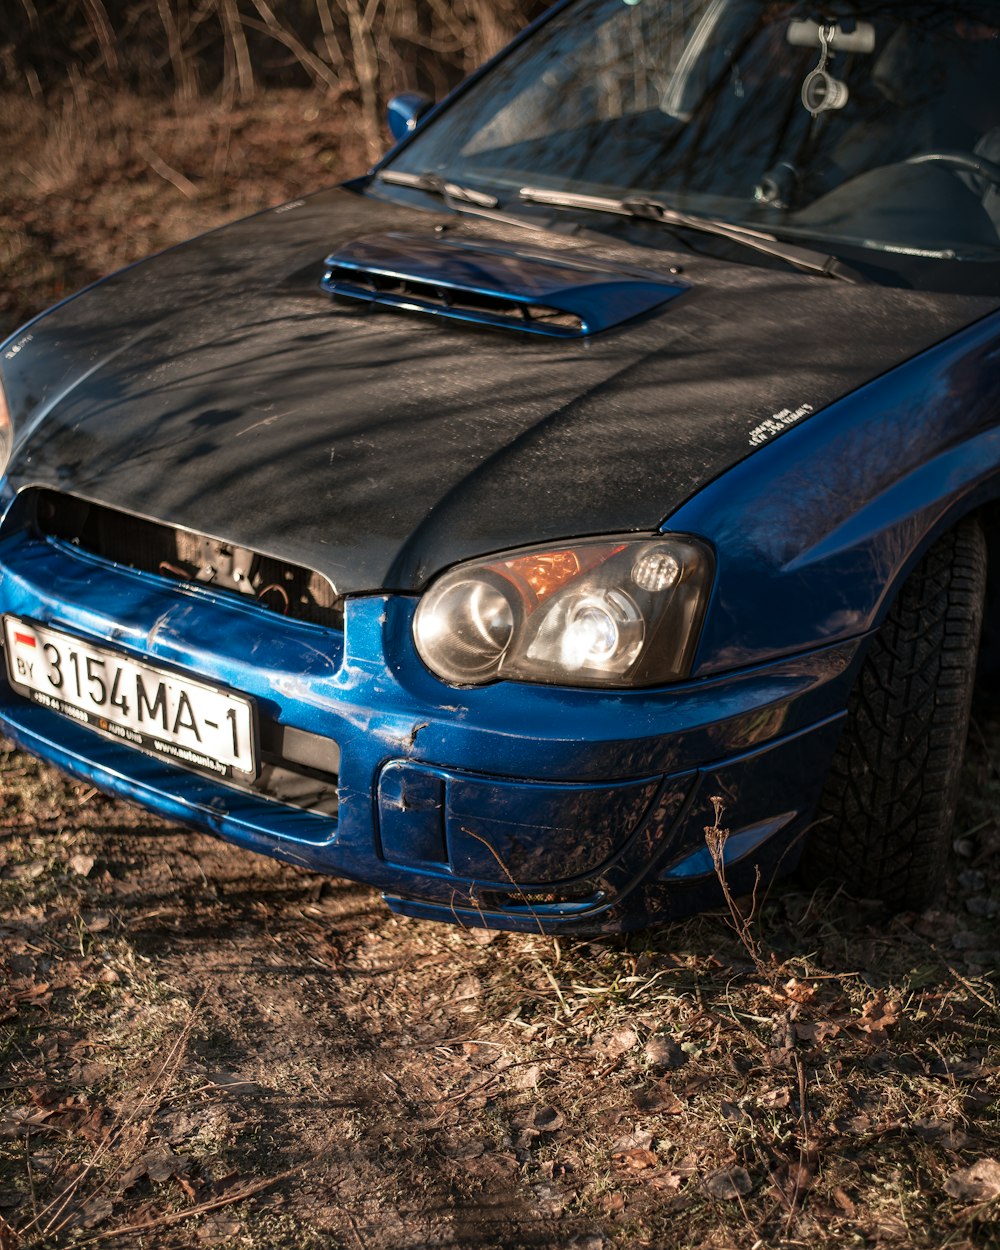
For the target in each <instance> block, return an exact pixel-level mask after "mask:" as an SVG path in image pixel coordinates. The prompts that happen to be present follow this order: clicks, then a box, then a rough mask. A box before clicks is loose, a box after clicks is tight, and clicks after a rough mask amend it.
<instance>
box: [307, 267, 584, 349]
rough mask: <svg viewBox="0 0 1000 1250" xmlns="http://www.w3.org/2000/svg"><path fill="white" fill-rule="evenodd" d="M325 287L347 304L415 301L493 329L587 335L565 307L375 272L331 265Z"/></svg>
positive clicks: (428, 308) (426, 307) (581, 323)
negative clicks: (356, 301) (497, 326)
mask: <svg viewBox="0 0 1000 1250" xmlns="http://www.w3.org/2000/svg"><path fill="white" fill-rule="evenodd" d="M323 287H324V289H325V290H326V291H328V292H329V293H330V294H331V295H334V296H340V297H341V298H343V299H349V300H362V301H365V302H368V303H380V302H382V303H386V304H389V305H390V306H392V305H395V306H399V305H400V304H405V303H406V302H407V301H412V302H414V303H416V304H418V305H419V306H420V307H422V308H425V309H427V310H428V311H433V312H440V313H443V314H445V315H449V314H450V315H451V316H455V317H466V318H469V319H474V320H482V321H483V322H484V323H486V324H491V325H505V326H509V327H510V328H512V329H515V330H533V331H535V332H536V333H538V332H541V333H547V334H554V335H561V336H564V337H572V338H578V337H580V336H581V335H583V334H585V333H586V325H585V324H584V321H583V318H582V317H580V316H578V315H577V314H576V313H571V312H566V311H565V310H563V309H561V308H552V307H549V306H548V305H545V304H527V303H524V302H523V301H521V300H516V299H509V298H506V297H504V296H502V295H488V294H485V293H482V292H479V291H472V290H455V289H454V288H453V287H447V286H440V285H439V284H437V283H435V282H425V281H423V280H421V279H419V278H401V277H397V276H394V275H392V274H383V273H378V272H375V271H373V270H371V269H355V268H354V267H353V266H351V265H338V264H331V265H330V266H329V268H328V269H327V271H326V276H325V277H324V279H323Z"/></svg>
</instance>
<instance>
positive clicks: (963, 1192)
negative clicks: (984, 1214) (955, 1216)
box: [944, 1159, 1000, 1203]
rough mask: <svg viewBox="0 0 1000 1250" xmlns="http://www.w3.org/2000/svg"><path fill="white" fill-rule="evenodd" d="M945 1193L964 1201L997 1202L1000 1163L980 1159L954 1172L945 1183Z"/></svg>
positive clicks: (999, 1183)
mask: <svg viewBox="0 0 1000 1250" xmlns="http://www.w3.org/2000/svg"><path fill="white" fill-rule="evenodd" d="M944 1189H945V1193H946V1194H949V1195H950V1196H951V1197H952V1198H959V1199H961V1200H962V1201H963V1202H976V1203H980V1202H995V1201H996V1200H997V1198H1000V1163H998V1162H997V1161H996V1159H980V1160H979V1162H978V1163H974V1164H973V1165H972V1166H971V1167H968V1168H959V1169H958V1171H957V1172H952V1174H951V1176H949V1177H948V1179H947V1180H946V1181H945V1183H944Z"/></svg>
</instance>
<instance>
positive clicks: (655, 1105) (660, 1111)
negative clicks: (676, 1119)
mask: <svg viewBox="0 0 1000 1250" xmlns="http://www.w3.org/2000/svg"><path fill="white" fill-rule="evenodd" d="M632 1100H633V1102H634V1103H635V1105H636V1108H637V1109H638V1110H639V1111H642V1112H645V1114H647V1115H680V1114H681V1112H682V1111H683V1110H684V1103H682V1102H681V1100H680V1099H679V1098H678V1097H677V1095H676V1094H675V1093H674V1091H673V1090H672V1089H671V1088H670V1082H669V1081H667V1080H662V1081H657V1083H656V1084H655V1085H654V1086H652V1087H651V1088H650V1089H640V1090H637V1091H636V1092H635V1094H633V1096H632Z"/></svg>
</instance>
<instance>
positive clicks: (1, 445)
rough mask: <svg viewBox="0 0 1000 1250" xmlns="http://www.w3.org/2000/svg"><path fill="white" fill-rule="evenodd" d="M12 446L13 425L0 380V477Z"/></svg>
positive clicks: (5, 466)
mask: <svg viewBox="0 0 1000 1250" xmlns="http://www.w3.org/2000/svg"><path fill="white" fill-rule="evenodd" d="M13 446H14V427H13V426H12V425H11V423H10V410H9V409H8V407H7V397H6V396H5V395H4V393H3V382H2V381H0V477H3V473H4V470H5V469H6V468H7V461H8V460H9V459H10V449H11V448H12V447H13Z"/></svg>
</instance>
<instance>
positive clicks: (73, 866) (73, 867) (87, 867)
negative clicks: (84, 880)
mask: <svg viewBox="0 0 1000 1250" xmlns="http://www.w3.org/2000/svg"><path fill="white" fill-rule="evenodd" d="M96 863H97V860H96V859H94V857H93V855H74V856H73V858H72V859H71V860H70V861H69V865H68V867H69V870H70V872H75V873H76V875H77V876H78V877H89V876H90V874H91V873H92V872H93V871H94V865H95V864H96Z"/></svg>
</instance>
